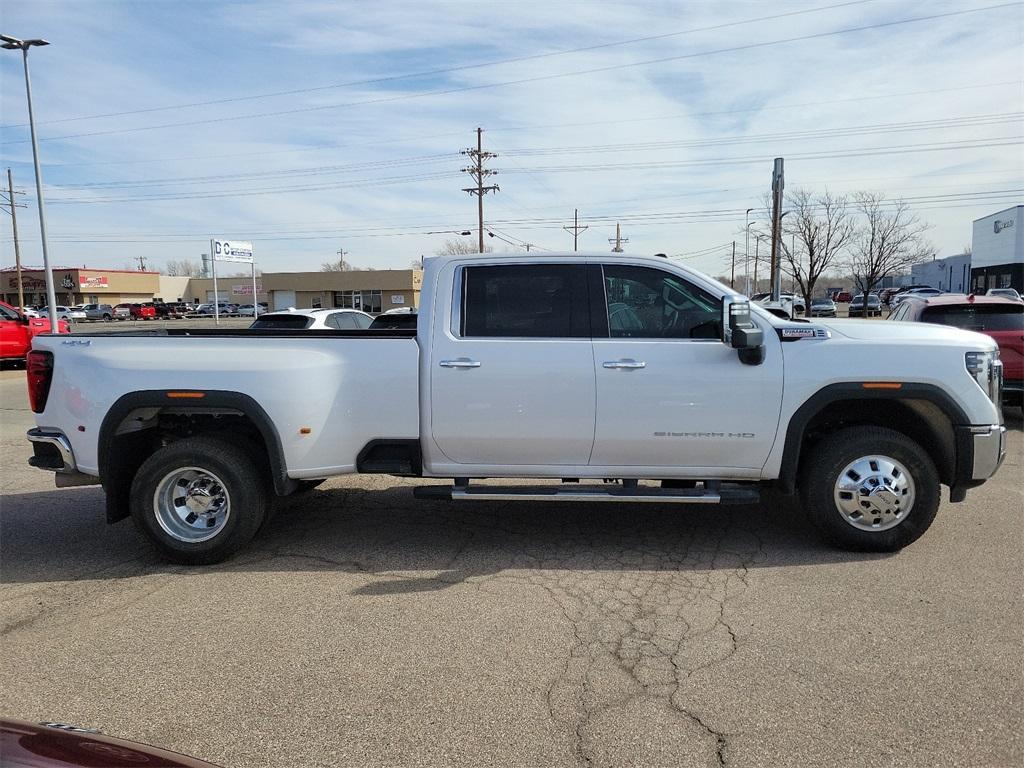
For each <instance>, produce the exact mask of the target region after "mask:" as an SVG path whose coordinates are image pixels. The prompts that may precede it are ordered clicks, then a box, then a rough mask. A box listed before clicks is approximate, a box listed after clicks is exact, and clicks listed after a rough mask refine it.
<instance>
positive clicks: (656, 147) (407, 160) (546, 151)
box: [50, 112, 1024, 192]
mask: <svg viewBox="0 0 1024 768" xmlns="http://www.w3.org/2000/svg"><path fill="white" fill-rule="evenodd" d="M1021 117H1024V112H1009V113H998V114H989V115H968V116H963V117H959V118H947V119H944V120H929V121H913V122H905V123H883V124H876V125H863V126H846V127H842V126H841V127H835V128H827V129H822V130H819V131H799V132H793V131H788V132H784V133H774V134H755V135H751V136H732V137H721V138H715V139H694V140H688V141H660V142H642V143H641V142H631V143H625V144H598V145H589V146H575V147H574V146H550V147H536V148H530V147H526V148H519V149H513V150H509V151H506V152H503V155H505V156H507V157H508V156H511V157H512V158H514V157H515V156H520V157H536V156H551V155H558V154H587V153H596V154H601V153H610V152H643V151H660V150H664V149H672V148H680V149H681V148H694V147H705V146H707V147H716V146H730V145H734V144H746V143H754V142H778V141H782V140H789V139H792V140H800V141H808V140H813V139H819V138H820V139H832V138H836V137H838V136H857V135H871V134H879V133H890V132H907V131H928V130H942V129H952V128H964V127H977V126H979V125H989V124H991V125H995V124H1003V123H1006V122H1019V121H1020V118H1021ZM455 157H457V155H456V154H455V153H453V152H449V153H438V154H433V155H418V156H412V157H404V158H393V159H390V160H377V161H370V162H363V163H350V164H345V165H320V166H309V167H303V168H285V169H280V170H276V171H261V172H248V173H236V174H217V175H206V176H179V177H165V178H154V179H135V180H122V181H99V182H83V183H79V184H60V185H57V186H52V185H51V187H50V188H51V189H53V190H54V191H55V192H60V191H62V190H67V189H100V188H102V189H115V188H124V189H129V188H139V187H158V186H174V185H177V184H189V185H197V184H217V185H218V186H223V184H224V182H226V181H252V180H258V179H265V178H274V179H281V178H290V177H303V176H322V175H333V174H343V173H352V172H355V171H359V170H374V169H379V168H381V169H382V168H399V167H403V166H408V165H423V164H427V165H430V164H436V163H441V162H447V161H449V160H451V159H453V158H455ZM513 165H515V166H516V167H517V168H518V169H519V170H518V171H514V172H523V173H529V174H531V175H533V176H534V178H536V179H537V181H538V184H540V185H541V186H543V187H545V188H546V189H547V190H548V191H549V192H552V190H551V188H550V187H548V186H547V184H546V182H544V180H543V177H542V176H540V175H539V174H537V173H536V172H535V169H531V168H527V167H524V166H521V165H519V164H518V163H517V162H515V160H514V159H513Z"/></svg>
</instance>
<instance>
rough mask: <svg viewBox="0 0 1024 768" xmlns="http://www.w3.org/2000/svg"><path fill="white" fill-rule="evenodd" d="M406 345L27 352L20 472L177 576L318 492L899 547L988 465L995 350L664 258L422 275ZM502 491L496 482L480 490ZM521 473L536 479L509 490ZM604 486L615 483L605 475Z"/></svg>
mask: <svg viewBox="0 0 1024 768" xmlns="http://www.w3.org/2000/svg"><path fill="white" fill-rule="evenodd" d="M421 305H422V306H421V308H420V314H419V322H418V327H417V328H414V329H409V330H408V331H403V330H381V331H373V330H364V331H336V330H323V331H306V330H299V331H289V330H214V329H203V330H196V329H170V330H166V331H150V332H142V333H129V334H123V335H122V334H96V335H90V334H88V333H85V334H76V335H74V336H70V337H69V336H37V337H36V339H35V341H34V349H33V351H32V352H31V354H30V357H29V360H28V385H29V394H30V401H31V406H32V410H33V411H34V412H35V413H36V424H37V427H36V428H34V429H32V430H30V432H29V434H28V438H29V440H30V441H31V443H32V445H33V447H34V456H33V457H32V458H31V459H30V462H31V463H32V464H33V465H34V466H36V467H40V468H44V469H48V470H53V471H55V472H56V482H57V485H58V486H67V485H86V484H97V483H100V484H102V486H103V488H104V491H105V493H106V501H107V519H108V521H110V522H115V521H118V520H121V519H123V518H125V517H128V516H131V517H132V518H134V520H135V522H136V523H137V524H138V525H139V527H140V528H141V530H142V531H143V532H144V533H145V534H146V536H148V538H149V539H150V540H151V541H152V542H153V543H154V544H155V545H156V547H157V548H158V549H159V550H160V551H161V552H162V553H163V554H164V555H165V556H166V557H168V558H170V559H172V560H175V561H178V562H184V563H210V562H216V561H218V560H221V559H223V558H224V557H226V556H228V555H229V554H231V553H232V552H233V551H235V550H237V549H238V548H239V547H241V546H243V545H244V544H245V543H246V542H247V541H248V540H249V539H250V538H251V537H252V536H254V535H255V534H256V533H257V531H258V530H259V529H260V526H261V525H262V524H263V522H264V520H265V519H266V517H267V515H268V512H269V511H270V509H271V502H272V501H273V498H274V496H275V495H277V496H285V495H288V494H292V493H295V492H297V491H301V490H304V489H308V488H310V487H312V486H313V485H315V484H316V483H317V482H318V481H320V480H322V479H323V478H327V477H330V476H332V475H341V474H348V473H384V474H391V475H400V476H412V477H423V478H452V479H453V483H452V484H450V485H441V484H435V485H427V486H423V487H418V488H416V489H415V490H414V493H415V495H417V496H418V497H421V498H428V499H442V498H443V499H450V500H452V501H462V500H487V499H502V500H509V499H523V500H534V501H551V500H566V501H583V502H598V501H618V502H630V503H633V502H654V503H658V504H716V503H721V504H730V503H731V504H736V503H754V502H756V501H757V500H758V498H759V494H760V491H761V490H762V489H763V488H764V487H766V486H772V487H774V488H775V489H777V491H779V492H781V493H783V494H798V495H799V499H800V501H801V503H802V506H803V507H804V509H805V510H806V512H807V514H808V516H809V518H810V520H811V522H812V523H813V524H814V525H815V526H816V527H817V528H818V529H819V530H820V531H821V532H822V534H824V536H825V537H827V538H828V539H829V540H830V541H832V542H833V543H834V544H836V545H838V546H840V547H845V548H853V549H861V550H874V551H891V550H896V549H899V548H901V547H904V546H906V545H907V544H909V543H911V542H913V541H914V540H915V539H917V538H918V537H919V536H921V534H923V533H924V532H925V531H926V530H927V529H928V527H929V525H930V524H931V522H932V520H933V519H934V517H935V514H936V511H937V509H938V505H939V486H940V484H945V485H947V486H948V487H949V496H950V500H951V501H954V502H956V501H963V499H964V498H965V496H966V493H967V490H968V489H969V488H972V487H974V486H977V485H980V484H981V483H983V482H984V481H985V480H986V479H988V478H989V477H991V476H992V475H993V474H994V473H995V472H996V470H997V469H998V467H999V465H1000V463H1001V462H1002V459H1003V456H1004V452H1005V448H1004V446H1005V431H1006V430H1005V428H1004V427H1003V423H1002V413H1001V410H1000V395H1001V393H1000V387H1001V370H1002V369H1001V364H1000V362H999V358H998V350H997V348H996V345H995V342H993V341H992V340H991V339H990V338H988V337H987V336H983V335H980V334H976V333H971V332H967V331H961V330H958V329H954V328H949V327H944V326H938V325H927V324H920V325H919V324H913V323H888V322H883V321H877V320H875V321H871V320H829V321H815V322H811V323H808V322H804V321H787V320H784V319H780V318H777V317H774V316H773V315H771V314H770V313H768V312H767V311H764V310H762V309H761V308H759V307H757V306H755V305H751V304H750V303H749V302H748V301H747V300H746V299H745V298H744V297H742V296H740V295H738V294H736V293H734V292H733V291H731V290H730V289H728V288H726V287H725V286H723V285H722V284H720V283H718V282H716V281H714V280H711V279H709V278H707V277H705V276H703V275H701V274H700V273H698V272H695V271H693V270H690V269H687V268H686V267H684V266H681V265H679V264H676V263H673V262H670V261H668V260H666V259H664V258H641V257H632V256H631V257H626V256H622V255H616V254H604V255H591V256H583V255H578V254H566V255H545V256H543V257H541V258H538V257H536V256H532V255H531V256H523V257H520V256H509V255H501V256H479V255H478V256H457V257H439V258H433V259H428V260H427V264H426V270H425V274H424V278H423V289H422V301H421ZM482 478H491V479H493V478H508V479H509V480H507V481H505V482H507V484H497V482H495V481H490V482H487V483H478V482H475V481H476V480H478V479H482ZM514 478H530V479H531V480H534V479H537V478H543V479H548V480H550V481H551V482H550V483H548V484H538V483H536V482H531V483H529V484H526V485H520V486H516V485H515V484H514V482H513V479H514ZM608 480H614V481H615V482H607V481H608Z"/></svg>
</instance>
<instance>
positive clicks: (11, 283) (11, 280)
mask: <svg viewBox="0 0 1024 768" xmlns="http://www.w3.org/2000/svg"><path fill="white" fill-rule="evenodd" d="M21 285H22V287H23V288H24V289H25V290H26V291H42V290H45V289H46V281H45V280H42V279H40V278H38V277H26V276H25V275H22V277H21ZM7 287H8V288H13V289H14V290H17V289H18V276H17V275H12V276H11V277H8V278H7Z"/></svg>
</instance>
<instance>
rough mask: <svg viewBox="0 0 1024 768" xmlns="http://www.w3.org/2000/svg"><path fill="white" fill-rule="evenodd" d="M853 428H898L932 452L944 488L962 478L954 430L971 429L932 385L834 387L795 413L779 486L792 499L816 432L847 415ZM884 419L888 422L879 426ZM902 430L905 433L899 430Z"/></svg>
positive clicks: (957, 409)
mask: <svg viewBox="0 0 1024 768" xmlns="http://www.w3.org/2000/svg"><path fill="white" fill-rule="evenodd" d="M846 414H850V415H851V419H852V420H851V422H850V423H861V424H871V423H875V424H878V425H879V426H888V427H894V425H893V423H892V420H896V421H898V422H900V423H899V424H898V425H897V426H895V427H894V428H896V429H898V430H900V431H903V432H904V433H906V434H908V436H910V437H913V438H915V439H916V440H917V441H918V442H919V443H920V444H921V445H922V446H924V447H925V449H926V450H928V452H929V454H930V456H931V458H932V461H934V462H935V466H936V467H937V468H938V470H939V476H940V478H941V480H942V482H943V483H945V484H946V485H949V486H950V487H953V486H954V485H955V484H956V483H957V478H958V477H959V476H960V474H961V470H960V467H959V466H958V464H960V463H962V462H963V460H964V457H962V456H961V453H962V446H961V445H960V444H959V441H958V435H957V430H956V427H957V426H959V425H963V424H967V423H969V422H968V419H967V415H966V414H965V413H964V411H963V409H962V408H961V407H960V406H959V405H958V404H957V403H956V402H955V401H954V400H953V399H952V398H951V397H950V396H949V395H948V394H947V393H946V392H944V391H943V390H942V389H940V388H939V387H937V386H935V385H933V384H923V383H902V384H901V385H900V387H899V389H869V388H865V387H864V382H860V381H856V382H841V383H837V384H830V385H828V386H826V387H823V388H822V389H820V390H818V391H817V392H815V393H814V394H813V395H811V397H809V398H808V399H807V400H806V401H805V402H804V403H803V405H801V406H800V407H799V408H797V410H796V411H795V412H794V413H793V416H792V418H791V419H790V420H789V425H788V426H787V428H786V438H785V444H784V448H783V454H782V463H781V466H780V469H779V480H778V483H779V486H780V489H781V490H782V491H783V492H784V493H793V492H794V491H795V489H796V478H797V473H798V471H799V467H800V462H801V459H802V454H803V449H804V447H805V446H806V445H807V443H808V441H809V440H811V441H812V440H813V439H814V430H815V429H816V428H818V427H824V428H830V426H831V424H832V423H835V421H837V420H838V421H842V420H843V418H844V415H846ZM880 419H885V420H880ZM901 427H902V429H901Z"/></svg>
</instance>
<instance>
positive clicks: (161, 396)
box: [98, 389, 295, 523]
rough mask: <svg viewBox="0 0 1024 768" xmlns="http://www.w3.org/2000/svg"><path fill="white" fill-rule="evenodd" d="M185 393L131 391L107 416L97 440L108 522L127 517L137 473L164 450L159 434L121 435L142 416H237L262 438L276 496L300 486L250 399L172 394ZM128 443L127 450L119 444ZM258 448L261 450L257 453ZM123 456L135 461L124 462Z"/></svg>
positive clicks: (144, 431)
mask: <svg viewBox="0 0 1024 768" xmlns="http://www.w3.org/2000/svg"><path fill="white" fill-rule="evenodd" d="M180 391H181V390H166V389H152V390H143V391H139V392H130V393H128V394H126V395H123V396H121V397H120V398H118V399H117V400H116V401H115V402H114V404H113V405H112V406H111V407H110V409H109V410H108V411H107V414H106V416H104V417H103V422H102V424H101V426H100V433H99V441H98V467H99V474H100V478H101V480H102V482H103V488H104V491H105V492H106V496H107V522H108V523H114V522H117V521H118V520H122V519H124V518H125V517H127V516H128V514H129V510H128V492H129V490H130V487H131V482H132V479H133V477H134V475H135V471H136V470H137V469H138V467H139V466H140V465H141V464H142V462H143V461H145V459H146V458H147V457H148V456H149V455H150V454H151V453H152V452H153V450H155V449H156V447H158V446H159V443H154V440H153V438H154V437H155V435H154V434H153V433H154V430H152V429H142V430H139V431H127V432H126V431H122V429H121V427H122V425H123V424H124V423H125V420H126V419H127V418H128V417H129V416H130V415H131V414H132V413H134V412H137V411H140V410H141V411H147V410H148V411H152V413H153V415H154V416H155V415H157V414H159V413H160V412H162V411H168V410H173V412H174V413H176V414H177V413H181V414H184V415H189V414H195V415H203V414H225V413H228V414H235V415H239V416H241V417H242V418H244V419H246V420H247V421H249V422H250V423H251V424H252V425H253V426H254V427H255V429H256V431H257V433H258V435H259V436H260V437H261V438H262V442H263V446H262V447H263V448H264V449H265V451H266V459H267V462H268V464H269V468H270V474H271V479H272V481H273V486H274V491H275V492H276V493H277V494H278V495H280V496H284V495H287V494H289V493H291V492H292V491H294V490H295V481H294V480H292V479H291V478H289V477H288V471H287V465H286V464H285V459H284V449H283V447H282V445H281V437H280V435H279V434H278V433H277V429H276V428H275V426H274V423H273V421H272V420H271V418H270V416H268V415H267V412H266V411H265V410H264V409H263V407H262V406H261V405H260V404H259V403H258V402H256V401H255V400H254V399H253V398H252V397H250V396H249V395H246V394H243V393H241V392H230V391H224V390H188V391H189V392H196V393H197V394H201V397H200V396H193V397H192V398H188V399H184V400H183V399H177V398H174V397H172V396H170V393H177V392H180ZM122 441H123V443H124V444H123V445H119V443H120V442H122ZM258 447H259V446H257V448H258ZM121 454H126V455H127V456H128V457H130V458H129V459H128V460H124V457H122V455H121Z"/></svg>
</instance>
